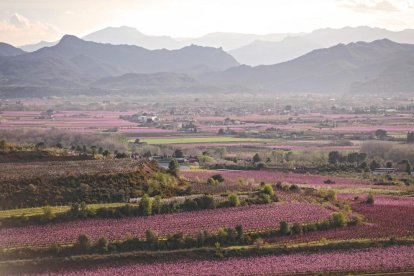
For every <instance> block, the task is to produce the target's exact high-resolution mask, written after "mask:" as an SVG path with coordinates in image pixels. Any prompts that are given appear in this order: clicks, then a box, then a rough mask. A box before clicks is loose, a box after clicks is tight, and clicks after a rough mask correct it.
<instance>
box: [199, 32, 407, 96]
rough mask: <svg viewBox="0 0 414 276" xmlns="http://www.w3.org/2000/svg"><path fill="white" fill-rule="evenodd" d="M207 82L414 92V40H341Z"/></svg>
mask: <svg viewBox="0 0 414 276" xmlns="http://www.w3.org/2000/svg"><path fill="white" fill-rule="evenodd" d="M204 81H206V82H209V83H214V84H215V85H224V84H234V83H238V84H239V85H244V86H248V87H254V88H256V89H260V90H267V91H271V92H272V93H282V92H284V93H290V92H298V93H306V92H314V93H315V92H316V93H332V92H337V93H352V92H365V93H368V92H373V93H375V92H378V93H390V92H391V93H393V92H409V93H412V92H413V91H414V45H412V44H399V43H396V42H393V41H390V40H388V39H382V40H376V41H374V42H370V43H368V42H357V43H350V44H348V45H345V44H338V45H336V46H333V47H330V48H325V49H318V50H314V51H312V52H310V53H308V54H306V55H303V56H301V57H299V58H296V59H294V60H291V61H287V62H284V63H279V64H275V65H261V66H256V67H251V66H246V65H242V66H238V67H234V68H230V69H228V70H226V71H224V72H218V73H210V74H207V75H204Z"/></svg>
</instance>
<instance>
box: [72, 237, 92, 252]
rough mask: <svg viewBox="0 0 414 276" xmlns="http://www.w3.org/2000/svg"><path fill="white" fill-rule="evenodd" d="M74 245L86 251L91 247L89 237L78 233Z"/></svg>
mask: <svg viewBox="0 0 414 276" xmlns="http://www.w3.org/2000/svg"><path fill="white" fill-rule="evenodd" d="M76 247H77V248H79V250H80V251H81V252H87V251H88V250H89V248H90V247H91V240H90V238H89V237H88V236H86V235H79V237H78V241H77V242H76Z"/></svg>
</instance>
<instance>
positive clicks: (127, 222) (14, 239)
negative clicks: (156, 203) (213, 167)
mask: <svg viewBox="0 0 414 276" xmlns="http://www.w3.org/2000/svg"><path fill="white" fill-rule="evenodd" d="M330 213H331V211H329V210H328V209H327V208H325V207H322V206H320V205H314V204H309V203H275V204H265V205H255V206H243V207H234V208H223V209H215V210H205V211H195V212H183V213H176V214H165V215H154V216H149V217H134V218H123V219H90V220H79V221H73V222H67V223H60V224H49V225H39V226H30V227H25V228H9V229H2V230H0V247H1V246H5V247H10V246H23V245H46V244H53V243H61V244H66V243H71V242H73V241H75V240H76V238H77V237H78V236H79V235H80V234H86V235H88V236H90V237H91V238H92V239H94V240H96V239H98V238H100V237H106V238H108V239H111V240H113V239H122V238H124V237H125V236H127V235H132V236H138V237H143V236H144V235H145V231H146V230H148V229H151V230H153V231H155V232H156V233H157V234H159V235H161V236H165V235H168V234H174V233H178V232H182V233H184V234H195V233H197V232H199V231H202V230H207V231H209V232H214V231H217V229H218V228H220V227H235V226H237V225H243V227H244V228H245V229H247V230H249V229H264V228H277V227H278V225H279V223H280V222H281V221H288V222H289V223H295V222H298V223H305V222H314V221H319V220H321V219H325V218H328V217H329V216H330Z"/></svg>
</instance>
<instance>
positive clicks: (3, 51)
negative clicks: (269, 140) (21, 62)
mask: <svg viewBox="0 0 414 276" xmlns="http://www.w3.org/2000/svg"><path fill="white" fill-rule="evenodd" d="M24 53H25V52H24V51H23V50H21V49H19V48H16V47H14V46H12V45H10V44H7V43H3V42H0V57H9V56H18V55H21V54H24Z"/></svg>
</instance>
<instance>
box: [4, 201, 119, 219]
mask: <svg viewBox="0 0 414 276" xmlns="http://www.w3.org/2000/svg"><path fill="white" fill-rule="evenodd" d="M125 204H126V203H102V204H88V207H89V208H91V209H98V208H101V207H108V208H111V207H118V206H122V205H125ZM50 208H51V209H52V213H54V214H59V213H64V212H66V211H68V210H69V209H70V207H69V206H50ZM41 214H43V207H35V208H22V209H11V210H3V211H0V219H2V218H8V217H13V216H15V217H19V216H35V215H41Z"/></svg>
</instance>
